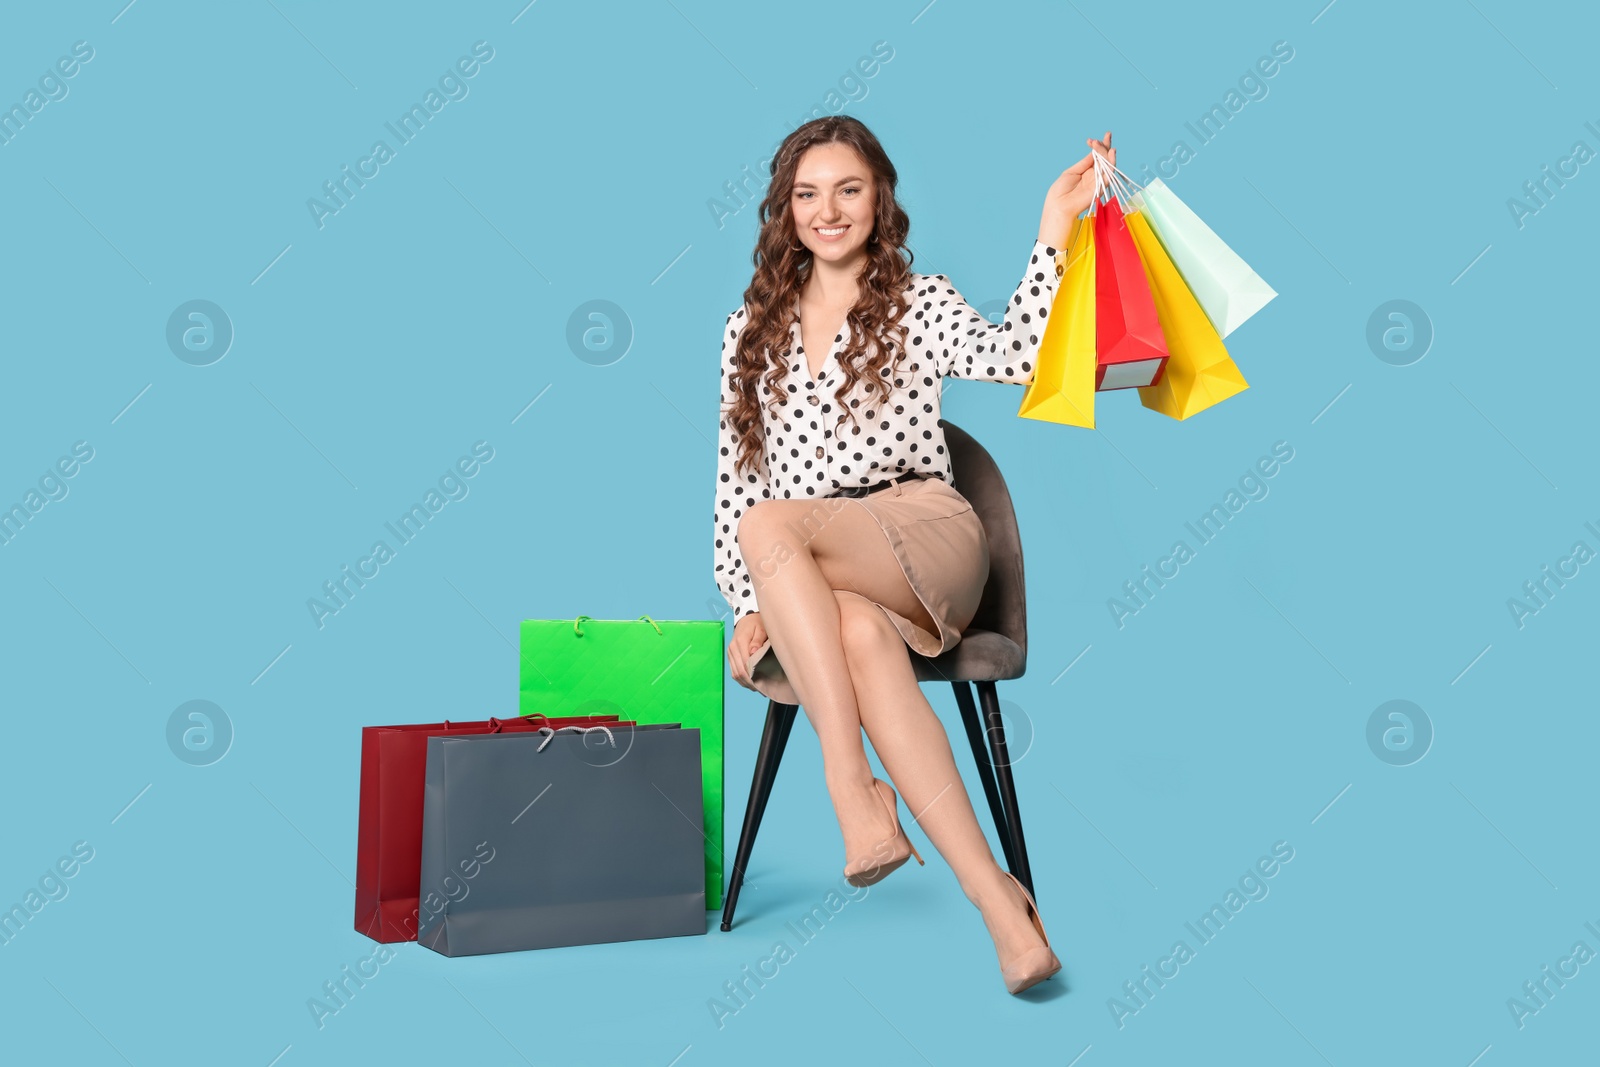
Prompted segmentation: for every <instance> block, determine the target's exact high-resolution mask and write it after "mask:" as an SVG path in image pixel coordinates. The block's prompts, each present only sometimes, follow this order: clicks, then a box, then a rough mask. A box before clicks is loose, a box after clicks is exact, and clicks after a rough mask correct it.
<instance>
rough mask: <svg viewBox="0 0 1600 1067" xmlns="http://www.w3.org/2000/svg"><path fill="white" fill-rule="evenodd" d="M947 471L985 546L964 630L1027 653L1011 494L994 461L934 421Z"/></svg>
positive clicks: (951, 427)
mask: <svg viewBox="0 0 1600 1067" xmlns="http://www.w3.org/2000/svg"><path fill="white" fill-rule="evenodd" d="M939 424H940V425H941V426H943V427H944V440H945V447H946V448H948V449H949V450H950V469H951V472H952V473H953V475H954V482H953V484H954V485H955V487H956V489H957V490H958V491H959V492H960V493H961V495H962V496H964V497H966V498H967V500H968V501H970V502H971V504H972V510H973V511H975V512H977V513H978V518H979V519H981V520H982V521H983V532H984V535H985V536H986V537H987V538H988V540H989V581H988V583H987V584H986V585H985V586H984V588H983V599H982V600H981V601H979V603H978V613H977V614H976V615H974V616H973V618H972V622H971V623H970V624H969V628H971V629H978V630H989V631H991V632H993V633H997V634H1001V635H1003V636H1005V637H1009V638H1010V639H1011V640H1012V641H1014V642H1016V644H1017V646H1018V647H1020V648H1021V649H1022V652H1023V655H1027V652H1028V604H1027V590H1026V586H1025V585H1024V583H1023V578H1022V536H1021V534H1020V533H1019V532H1018V530H1017V513H1016V510H1015V509H1014V508H1013V507H1012V504H1011V491H1010V490H1009V489H1007V488H1006V480H1005V477H1004V476H1003V475H1002V474H1001V473H1000V468H999V466H997V465H996V464H995V461H994V457H992V456H990V455H989V450H988V449H986V448H984V447H983V446H982V445H981V444H979V443H978V442H977V440H976V439H974V438H973V436H972V435H971V434H969V433H967V432H966V431H965V430H963V429H962V428H961V427H959V426H957V425H956V424H955V423H953V422H949V421H947V420H945V419H940V420H939Z"/></svg>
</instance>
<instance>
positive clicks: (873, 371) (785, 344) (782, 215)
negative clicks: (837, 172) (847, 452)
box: [728, 115, 914, 470]
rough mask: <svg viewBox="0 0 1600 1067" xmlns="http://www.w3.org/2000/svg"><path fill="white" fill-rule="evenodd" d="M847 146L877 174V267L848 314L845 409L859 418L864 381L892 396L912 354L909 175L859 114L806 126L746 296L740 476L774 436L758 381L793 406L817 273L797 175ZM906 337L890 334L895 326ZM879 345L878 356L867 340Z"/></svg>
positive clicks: (771, 201)
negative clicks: (789, 380) (905, 201)
mask: <svg viewBox="0 0 1600 1067" xmlns="http://www.w3.org/2000/svg"><path fill="white" fill-rule="evenodd" d="M834 143H841V144H845V145H848V146H849V147H851V148H853V149H854V150H855V152H856V155H858V156H860V157H861V161H862V162H863V163H864V164H865V165H866V167H867V169H868V170H869V171H871V173H872V183H873V194H874V199H875V205H874V222H873V228H872V235H871V237H872V239H871V240H869V242H868V244H867V246H866V248H867V262H866V263H865V264H864V265H863V267H862V269H861V273H860V274H859V275H858V276H857V279H858V282H859V285H860V296H859V298H858V299H857V300H856V303H855V305H854V306H853V307H851V308H850V310H849V312H848V313H847V314H846V316H845V328H846V329H848V330H849V331H850V339H849V341H848V343H847V344H846V346H845V348H844V349H843V350H842V351H841V352H840V353H839V357H838V363H839V367H840V369H841V370H842V371H843V372H844V382H843V384H841V385H840V386H839V388H838V390H837V391H836V392H835V393H834V399H835V400H836V401H837V402H838V403H837V406H838V407H839V409H840V410H841V411H843V412H845V413H847V414H848V415H849V416H850V418H851V420H852V421H855V419H856V413H855V410H854V408H853V407H852V406H851V405H849V404H847V403H845V398H846V397H847V396H849V395H850V393H851V392H852V391H853V390H854V389H855V387H856V385H857V383H859V382H861V381H863V380H865V381H866V382H867V383H868V388H869V389H871V390H872V391H873V392H875V393H876V394H877V396H878V402H879V403H882V402H883V401H885V400H887V399H888V397H889V393H890V388H891V380H892V378H893V371H892V370H890V371H889V372H888V373H884V368H885V367H890V366H891V365H892V364H893V363H894V362H895V361H897V360H898V359H899V357H900V355H901V353H903V352H904V351H905V339H906V327H905V326H904V324H902V323H900V321H899V320H900V317H901V315H903V314H904V313H905V311H906V309H907V308H908V307H910V304H911V300H910V297H909V295H908V294H907V292H906V290H907V287H908V286H909V284H910V280H911V263H912V260H913V259H914V256H913V254H912V252H911V250H910V249H908V248H906V247H905V240H906V233H907V232H908V231H909V230H910V228H911V219H910V217H909V216H907V215H906V213H905V210H904V209H903V208H901V206H900V204H899V202H898V201H897V200H896V199H895V185H896V183H897V182H898V181H899V175H898V173H897V172H896V171H895V169H894V164H893V163H891V162H889V156H888V155H887V154H886V153H885V152H884V150H883V146H882V145H881V144H879V143H878V139H877V138H876V137H874V136H873V134H872V131H871V130H868V129H867V127H866V126H865V125H863V124H862V123H861V121H860V120H858V119H855V118H852V117H850V116H849V115H829V116H827V117H825V118H820V119H813V120H811V121H810V122H807V123H805V124H803V125H801V126H800V127H798V128H797V129H796V130H795V131H794V132H793V133H791V134H789V136H788V137H786V138H784V140H783V144H781V145H780V146H779V147H778V151H777V154H776V155H774V156H773V157H772V184H771V185H769V186H768V187H767V195H766V197H765V198H764V199H762V201H761V209H760V216H759V217H760V219H761V232H760V234H759V235H758V236H757V238H756V248H755V252H754V255H753V259H754V261H755V268H756V269H755V274H754V275H753V276H752V277H751V279H750V286H749V288H747V289H746V290H745V291H744V303H745V309H746V321H745V325H744V329H743V330H742V331H741V332H740V334H739V345H738V348H737V350H736V351H735V353H734V370H733V379H732V388H733V394H734V402H733V404H732V405H731V406H730V408H729V415H728V417H729V418H730V419H731V420H732V426H733V428H734V430H735V432H736V433H737V435H738V441H739V455H738V458H737V462H736V468H735V469H737V470H744V469H746V468H750V467H754V466H755V465H756V461H757V459H758V457H759V456H760V454H761V451H762V449H763V448H764V447H765V441H764V432H763V429H762V422H761V418H760V412H759V402H758V401H757V399H756V396H757V391H758V382H760V381H761V380H762V378H763V377H764V378H765V381H766V384H767V386H768V387H769V388H770V389H771V390H772V399H771V400H770V401H769V402H768V407H769V408H771V409H773V412H774V414H776V405H779V404H783V403H785V402H787V399H788V391H787V390H786V389H784V388H783V381H784V378H785V376H786V375H787V374H788V370H789V366H788V362H787V360H786V358H785V357H786V356H787V355H788V354H789V348H790V331H791V329H792V327H793V326H794V324H795V323H797V322H798V321H799V310H798V308H799V303H798V301H799V296H800V290H801V288H802V287H803V286H804V285H805V282H806V279H807V278H809V277H810V275H811V261H812V255H811V250H810V249H808V248H805V247H804V246H803V245H802V246H801V250H800V251H796V250H795V245H797V244H799V243H800V242H799V240H798V234H797V233H796V231H795V224H794V215H793V213H792V212H791V210H790V204H791V203H792V197H793V194H794V181H795V171H796V170H797V169H798V168H799V165H800V157H801V156H803V155H805V153H806V150H807V149H809V148H813V147H815V146H817V145H825V144H834ZM891 323H893V324H894V332H895V334H896V335H897V336H893V337H891V336H889V333H890V329H889V326H890V324H891ZM868 338H872V339H874V340H875V341H876V342H877V343H876V345H875V347H874V348H873V351H872V352H871V354H870V355H869V354H868V346H867V339H868Z"/></svg>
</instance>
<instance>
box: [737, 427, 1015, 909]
mask: <svg viewBox="0 0 1600 1067" xmlns="http://www.w3.org/2000/svg"><path fill="white" fill-rule="evenodd" d="M940 424H941V425H942V426H943V427H944V435H945V446H946V447H947V448H948V449H949V450H950V467H951V471H952V473H953V475H954V481H953V484H954V485H955V487H956V488H957V489H959V490H960V491H961V494H962V495H963V496H965V497H966V498H967V499H968V500H969V501H971V502H972V507H973V510H974V511H976V512H977V513H978V517H979V518H980V519H981V520H982V521H983V530H984V534H985V536H987V538H988V540H989V581H988V584H987V585H985V587H984V590H983V598H982V600H981V601H980V602H979V604H978V611H977V614H976V615H974V616H973V619H972V622H971V624H970V625H969V626H968V627H967V629H966V630H965V631H963V632H962V636H961V640H960V641H958V642H957V643H956V646H955V647H954V648H952V649H950V651H948V652H946V653H945V654H944V655H942V656H937V657H933V658H929V657H927V656H922V655H920V654H918V653H916V652H911V653H910V655H911V661H912V666H913V667H914V668H915V670H916V676H917V680H918V681H919V682H949V683H950V686H951V688H952V689H954V690H955V694H956V704H957V706H958V707H959V708H960V709H961V721H962V723H963V725H964V726H965V727H966V732H967V741H968V743H969V744H970V745H971V747H972V758H973V761H974V762H975V763H976V764H977V767H978V778H979V779H980V780H981V781H982V782H983V792H984V795H985V796H986V797H987V798H988V801H989V811H990V814H991V815H993V817H994V825H995V829H996V831H998V833H999V837H1000V845H1001V847H1002V848H1003V849H1004V851H1005V861H1006V866H1007V867H1008V868H1009V869H1010V871H1011V873H1012V874H1014V875H1016V876H1017V879H1018V880H1019V881H1020V882H1022V884H1023V885H1025V886H1027V887H1028V892H1030V893H1033V894H1034V898H1035V899H1038V893H1037V891H1036V890H1035V889H1034V887H1033V874H1032V871H1031V870H1030V869H1029V867H1028V849H1027V845H1026V843H1025V842H1024V840H1023V836H1022V816H1021V814H1020V813H1019V812H1018V810H1017V791H1016V787H1015V785H1014V784H1013V782H1012V777H1011V759H1010V756H1009V754H1008V751H1007V749H1006V737H1005V726H1004V724H1003V723H1002V721H1001V717H1000V699H999V697H998V696H997V695H996V693H995V683H996V682H999V681H1003V680H1006V679H1010V678H1020V677H1022V672H1023V669H1024V668H1025V666H1026V665H1027V659H1028V613H1027V597H1026V593H1025V589H1024V586H1023V579H1022V539H1021V536H1020V535H1019V533H1018V531H1017V516H1016V513H1015V511H1014V510H1013V509H1012V506H1011V493H1010V491H1009V490H1008V489H1007V488H1006V482H1005V478H1003V477H1002V476H1001V474H1000V468H999V467H997V466H996V465H995V462H994V459H993V458H992V457H991V456H990V455H989V453H988V450H986V449H985V448H984V447H983V446H982V445H980V444H979V443H978V442H977V441H975V440H974V439H973V438H972V436H971V435H970V434H968V433H967V432H966V431H964V430H962V429H961V428H960V427H959V426H956V425H955V424H953V423H950V422H946V421H944V420H943V419H941V420H940ZM974 684H976V685H977V688H978V701H979V703H980V704H981V705H982V707H983V719H982V721H980V719H979V716H978V709H977V707H975V706H974V705H973V701H972V686H973V685H974ZM797 711H799V705H798V704H784V703H780V702H779V701H776V700H772V701H769V702H768V706H767V723H766V728H765V729H764V730H763V732H762V735H761V747H760V750H759V752H758V753H757V756H756V769H755V779H754V781H752V782H751V784H750V800H749V803H748V804H747V805H746V806H745V813H744V826H743V827H742V828H741V829H740V831H739V848H738V852H737V853H736V855H735V857H734V861H733V874H732V877H731V879H730V881H729V885H728V895H727V900H726V901H725V903H724V904H723V908H722V929H724V930H731V929H733V912H734V908H736V907H737V906H738V903H739V889H740V887H741V886H742V885H743V884H744V872H745V869H746V867H747V866H748V864H749V862H750V853H751V850H752V849H753V848H754V847H755V843H756V833H757V831H758V830H760V828H761V816H762V814H763V813H764V812H765V811H766V807H767V798H768V797H770V796H771V794H772V783H773V782H774V780H775V779H776V778H777V775H778V762H779V760H781V759H782V758H783V750H784V747H785V746H786V745H787V744H788V741H789V731H790V730H791V729H792V728H793V727H794V720H795V714H796V712H797ZM986 735H987V739H988V747H987V751H986V750H985V745H984V740H985V736H986Z"/></svg>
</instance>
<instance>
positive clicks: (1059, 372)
mask: <svg viewBox="0 0 1600 1067" xmlns="http://www.w3.org/2000/svg"><path fill="white" fill-rule="evenodd" d="M1094 378H1095V354H1094V226H1093V224H1092V220H1091V219H1085V218H1078V219H1073V220H1072V228H1071V229H1070V230H1069V231H1068V234H1067V264H1066V269H1065V272H1064V273H1063V274H1062V275H1061V284H1060V285H1059V286H1058V287H1057V288H1056V298H1055V301H1054V303H1052V304H1051V305H1050V318H1049V319H1048V320H1046V322H1045V325H1044V337H1043V338H1042V339H1041V340H1040V341H1039V362H1038V365H1037V366H1035V367H1034V369H1033V377H1032V378H1031V379H1030V380H1029V381H1028V386H1027V390H1026V391H1025V392H1024V393H1023V394H1022V406H1021V407H1019V408H1018V409H1017V415H1018V416H1020V417H1021V418H1024V419H1041V420H1043V421H1045V422H1059V423H1062V424H1064V425H1067V426H1084V427H1087V428H1089V429H1091V430H1092V429H1094Z"/></svg>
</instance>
